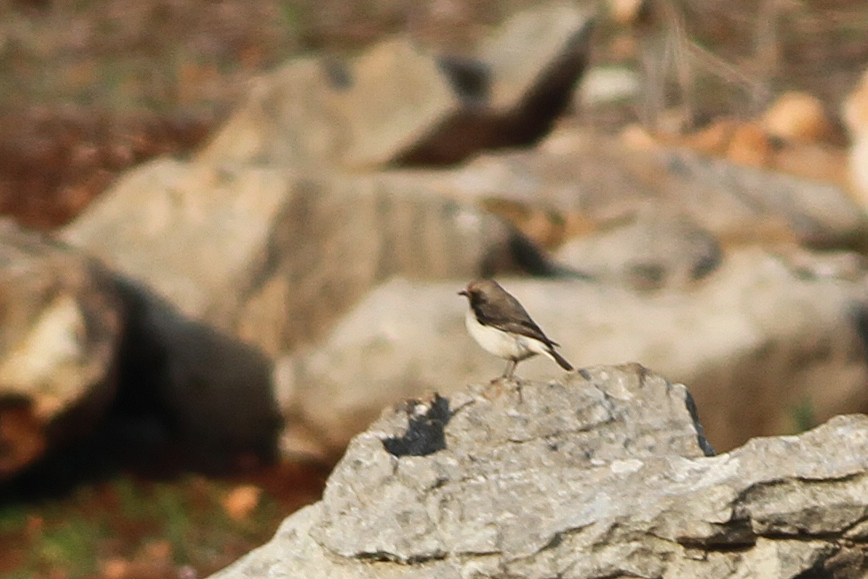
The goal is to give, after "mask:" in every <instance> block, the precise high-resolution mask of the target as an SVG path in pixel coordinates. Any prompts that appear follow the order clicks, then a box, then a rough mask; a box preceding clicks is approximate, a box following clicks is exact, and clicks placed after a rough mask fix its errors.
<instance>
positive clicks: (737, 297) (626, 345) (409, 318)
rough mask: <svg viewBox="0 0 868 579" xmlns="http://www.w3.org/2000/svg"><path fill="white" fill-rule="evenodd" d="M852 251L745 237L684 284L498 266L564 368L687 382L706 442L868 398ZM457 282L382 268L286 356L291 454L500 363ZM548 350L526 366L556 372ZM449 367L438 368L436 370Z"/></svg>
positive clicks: (334, 444) (284, 398)
mask: <svg viewBox="0 0 868 579" xmlns="http://www.w3.org/2000/svg"><path fill="white" fill-rule="evenodd" d="M847 255H850V256H851V257H852V254H843V255H840V256H838V257H836V256H829V257H827V256H824V255H820V254H806V255H802V256H786V255H779V254H773V253H769V252H766V251H763V250H760V249H750V250H744V251H741V252H737V253H733V254H730V255H728V256H726V259H725V260H724V261H723V262H722V264H721V265H720V266H719V267H718V268H717V269H716V270H714V271H713V272H712V273H710V274H709V275H707V276H705V277H703V278H702V279H701V280H699V281H698V282H695V283H694V284H693V285H691V286H690V287H685V288H682V289H677V290H672V291H662V292H651V293H649V292H636V291H633V290H630V289H626V288H624V287H623V286H622V285H621V284H619V283H603V282H593V281H587V280H584V281H583V280H558V281H555V280H539V279H537V280H528V279H510V278H505V279H504V278H502V279H500V281H501V283H502V284H503V286H504V287H505V288H506V289H507V291H510V292H511V293H513V295H515V296H516V297H517V298H518V299H519V301H521V302H522V304H523V305H524V306H525V307H526V309H527V310H528V312H530V314H531V316H532V317H533V318H534V319H535V320H536V322H537V323H538V324H539V325H540V326H541V327H542V328H543V330H544V331H545V332H546V334H547V335H548V336H549V337H551V338H552V339H554V340H556V341H557V342H559V343H561V344H562V348H561V352H562V353H563V354H564V356H565V357H566V358H567V359H568V360H569V361H570V362H572V364H573V365H574V366H577V367H582V366H587V365H591V364H598V363H605V364H617V363H620V362H622V361H624V360H636V361H639V362H641V363H642V364H645V365H648V366H649V367H655V368H660V369H661V370H660V371H661V372H665V373H666V374H667V375H668V376H671V377H673V379H675V380H678V381H681V382H685V383H689V384H691V389H692V391H693V394H694V396H695V398H696V400H697V403H698V405H699V409H700V411H699V414H700V418H701V419H702V422H703V424H704V425H705V427H706V429H707V434H708V437H709V439H710V440H711V441H712V443H714V445H715V447H718V448H721V449H731V448H733V447H735V446H737V445H738V444H742V443H744V442H745V441H746V440H747V439H748V438H750V437H752V436H758V435H770V434H780V433H790V432H796V431H798V430H800V429H803V428H805V427H807V426H810V425H812V424H816V423H817V421H822V420H827V419H828V418H830V417H831V416H834V415H836V414H841V413H847V412H857V411H864V410H866V409H868V390H866V388H865V384H866V383H868V371H866V358H865V347H864V342H863V341H864V339H865V335H864V331H863V330H862V329H861V328H862V326H863V325H864V324H863V323H862V322H861V321H860V320H862V319H863V317H864V315H860V312H864V311H865V308H866V306H868V290H866V288H868V285H866V281H868V280H866V269H865V266H864V264H863V263H862V262H861V261H860V260H858V259H857V260H855V261H854V260H846V259H839V258H840V257H846V256H847ZM466 282H467V280H466V279H462V280H455V281H453V282H437V283H430V282H411V281H407V280H402V279H395V280H392V281H390V282H388V283H386V284H384V285H382V286H380V287H379V288H378V289H377V290H375V291H373V292H372V293H370V294H369V295H368V296H367V297H366V298H365V299H364V300H363V301H362V302H360V303H359V305H358V306H357V307H356V308H354V309H353V310H352V311H351V312H350V313H349V314H347V316H345V317H344V319H342V320H341V322H340V323H339V324H338V325H337V326H336V327H335V328H334V330H333V331H332V332H331V333H330V334H329V335H328V336H327V338H326V339H324V340H322V341H321V342H319V343H317V344H315V345H312V346H310V347H306V348H303V349H300V350H298V351H296V352H294V353H292V354H290V355H287V356H284V357H282V358H280V359H279V360H278V362H277V365H276V378H275V382H276V388H277V395H278V400H279V404H280V406H281V408H282V409H283V413H284V416H285V417H286V421H287V422H286V431H285V433H284V435H283V440H282V443H281V444H282V448H283V450H284V451H285V452H288V453H293V452H301V453H312V454H314V455H319V456H322V455H325V456H332V457H334V456H338V455H339V454H340V452H342V450H343V448H344V446H345V445H346V443H347V442H348V441H349V439H350V438H351V437H352V436H353V435H354V434H356V433H357V432H360V431H361V430H362V429H364V428H365V426H366V425H367V424H369V423H370V421H372V420H373V419H374V418H375V417H376V416H377V415H378V413H379V411H380V409H381V408H382V407H383V406H385V405H388V404H391V403H393V402H395V401H397V400H401V399H403V398H407V397H413V396H419V395H421V394H422V393H424V392H426V391H430V390H438V391H445V392H446V393H449V392H450V389H451V388H456V387H459V386H460V385H461V384H464V383H466V382H468V381H471V382H473V381H487V380H490V379H492V378H495V377H497V376H499V375H500V373H501V372H502V370H503V366H504V363H503V361H502V360H499V359H497V358H495V357H493V356H491V355H490V354H488V353H486V352H485V351H483V350H482V349H481V348H480V347H479V346H477V344H476V343H475V342H473V340H472V339H471V338H470V337H469V336H468V335H467V332H466V330H465V328H464V311H465V307H466V304H465V300H463V299H462V298H461V297H460V296H457V295H456V292H457V291H458V290H460V289H462V287H463V286H464V285H465V284H466ZM561 373H562V371H561V370H560V369H559V368H558V367H557V366H556V365H554V364H553V363H552V362H551V361H550V360H547V359H543V358H535V359H531V360H528V361H525V362H522V363H521V364H519V366H518V370H517V374H518V375H519V376H522V377H527V378H544V377H557V376H560V375H561ZM444 378H448V379H447V382H446V384H445V385H444V384H443V380H444Z"/></svg>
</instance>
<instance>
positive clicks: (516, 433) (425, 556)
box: [214, 365, 868, 579]
mask: <svg viewBox="0 0 868 579" xmlns="http://www.w3.org/2000/svg"><path fill="white" fill-rule="evenodd" d="M586 376H587V378H584V377H582V376H581V375H579V374H577V373H572V374H570V375H569V376H567V377H565V378H563V379H561V380H558V381H550V382H522V384H521V387H522V397H521V398H520V399H519V398H518V397H517V396H516V395H515V392H514V391H513V389H514V388H515V386H516V385H515V384H506V385H504V390H503V391H502V392H500V393H498V392H495V391H491V389H488V391H487V392H486V389H483V388H480V387H472V388H470V389H468V390H466V391H463V392H461V393H459V394H456V395H455V396H454V397H453V398H451V399H445V398H440V397H436V396H435V397H433V398H429V399H428V400H425V401H422V402H420V401H412V402H409V403H406V404H403V405H399V406H398V407H396V408H395V409H393V410H390V411H387V412H385V413H384V415H383V416H382V418H381V419H380V420H379V421H377V422H376V423H375V424H374V425H372V426H371V428H370V429H369V430H368V431H366V432H365V433H364V434H362V435H360V436H358V437H357V438H356V439H355V440H354V441H353V442H352V443H351V444H350V447H349V449H348V450H347V454H346V456H345V457H344V458H343V460H342V461H341V462H340V463H339V464H338V466H337V467H336V468H335V470H334V472H333V473H332V475H331V477H330V478H329V481H328V483H327V485H326V490H325V494H324V496H323V500H322V501H320V502H318V503H316V504H315V505H313V506H310V507H307V508H305V509H303V510H302V511H300V512H298V513H296V514H295V515H293V516H291V517H289V518H288V519H287V520H286V521H284V523H283V525H282V526H281V528H280V530H279V531H278V532H277V534H276V536H275V537H274V538H273V539H272V540H271V542H269V543H268V544H267V545H265V546H264V547H262V548H260V549H258V550H256V551H254V552H252V553H250V554H249V555H247V556H246V557H244V558H243V559H241V560H240V561H238V562H236V563H235V564H234V565H232V566H230V567H229V568H227V569H225V570H224V571H222V572H220V573H218V574H216V575H214V577H215V578H217V579H242V578H252V577H299V578H301V577H304V578H305V579H314V578H317V577H329V578H342V577H353V578H364V577H370V578H374V577H377V578H382V577H390V578H399V577H414V578H415V577H425V578H430V579H434V578H439V577H443V578H446V577H449V578H452V577H522V578H528V579H531V578H546V577H564V578H571V579H583V578H588V579H590V578H598V577H625V578H626V577H659V578H662V579H682V578H683V579H688V578H689V579H693V578H695V577H708V578H713V579H725V578H733V579H735V578H738V577H763V578H764V579H796V578H804V577H830V578H845V577H847V578H849V577H861V576H864V574H865V572H866V570H868V557H866V554H868V553H866V547H865V539H866V528H865V523H864V521H865V517H866V513H868V500H866V496H868V419H866V418H865V417H864V416H848V417H839V418H836V419H834V420H832V421H830V422H829V423H828V424H826V425H824V426H822V427H820V428H817V429H816V430H813V431H811V432H808V433H805V434H803V435H801V436H798V437H796V436H788V437H781V438H766V439H756V440H753V441H751V442H750V443H748V444H747V445H746V446H744V447H743V448H739V449H737V450H735V451H733V452H732V453H729V454H723V455H719V456H708V455H710V454H711V451H710V450H711V449H710V448H709V447H708V445H707V443H706V442H705V439H704V437H703V436H702V431H701V428H700V427H699V426H698V424H697V422H696V417H695V415H694V413H693V405H692V402H691V400H690V396H689V394H688V392H687V390H686V389H685V388H684V386H681V385H677V384H671V383H669V382H667V381H665V380H663V379H662V378H659V377H656V376H654V375H652V374H650V373H649V372H648V371H647V370H645V369H644V368H642V367H640V366H638V365H628V366H621V367H597V368H594V369H591V370H589V371H588V372H587V373H586ZM700 410H701V408H700Z"/></svg>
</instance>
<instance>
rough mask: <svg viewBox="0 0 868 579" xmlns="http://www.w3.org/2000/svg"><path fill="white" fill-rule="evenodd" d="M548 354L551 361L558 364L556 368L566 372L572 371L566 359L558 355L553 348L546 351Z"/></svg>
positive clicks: (571, 366)
mask: <svg viewBox="0 0 868 579" xmlns="http://www.w3.org/2000/svg"><path fill="white" fill-rule="evenodd" d="M548 354H549V356H550V357H551V359H552V360H554V361H555V362H557V363H558V366H560V367H561V368H563V369H564V370H566V371H567V372H572V371H573V365H572V364H570V363H569V362H567V359H566V358H564V357H563V356H561V355H560V354H558V353H557V352H556V351H555V349H554V348H549V349H548Z"/></svg>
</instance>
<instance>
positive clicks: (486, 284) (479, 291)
mask: <svg viewBox="0 0 868 579" xmlns="http://www.w3.org/2000/svg"><path fill="white" fill-rule="evenodd" d="M498 290H500V291H503V290H502V289H501V287H500V286H499V285H498V283H497V282H496V281H494V280H493V279H477V280H474V281H472V282H470V283H469V284H467V287H466V288H464V289H463V290H461V291H460V292H458V295H460V296H464V297H466V298H467V299H469V300H470V301H471V302H481V301H483V302H484V301H486V296H488V295H492V293H497V291H498Z"/></svg>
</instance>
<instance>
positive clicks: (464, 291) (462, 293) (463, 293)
mask: <svg viewBox="0 0 868 579" xmlns="http://www.w3.org/2000/svg"><path fill="white" fill-rule="evenodd" d="M458 295H460V296H464V297H466V298H469V297H470V294H469V293H467V290H461V291H460V292H458Z"/></svg>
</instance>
